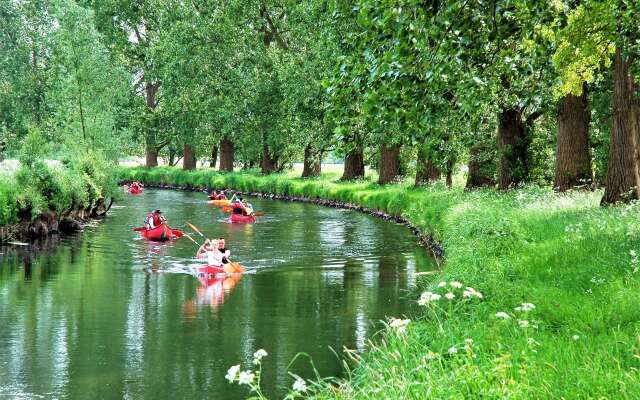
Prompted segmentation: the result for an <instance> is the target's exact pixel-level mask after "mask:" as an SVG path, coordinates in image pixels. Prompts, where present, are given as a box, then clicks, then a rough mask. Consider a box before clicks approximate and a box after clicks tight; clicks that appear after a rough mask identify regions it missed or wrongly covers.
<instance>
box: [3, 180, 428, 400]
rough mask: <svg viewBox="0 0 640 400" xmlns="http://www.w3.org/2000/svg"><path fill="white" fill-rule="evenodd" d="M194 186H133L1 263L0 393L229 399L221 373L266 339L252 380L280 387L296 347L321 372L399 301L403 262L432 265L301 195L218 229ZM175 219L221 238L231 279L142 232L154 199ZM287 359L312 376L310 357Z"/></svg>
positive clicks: (359, 346) (396, 311) (398, 241)
mask: <svg viewBox="0 0 640 400" xmlns="http://www.w3.org/2000/svg"><path fill="white" fill-rule="evenodd" d="M200 196H201V195H200V194H197V193H180V192H169V191H166V192H163V191H151V190H150V191H146V192H145V194H144V195H143V196H138V197H135V198H133V197H129V198H127V199H125V202H124V203H123V204H122V206H124V207H119V208H116V209H114V212H113V213H111V215H110V216H109V217H108V218H107V220H106V221H105V223H103V224H101V225H99V226H96V227H92V228H91V232H87V233H85V234H84V235H78V236H71V237H66V238H64V239H62V241H61V242H60V243H59V246H58V247H55V248H54V249H47V248H46V246H45V247H44V251H43V252H41V253H36V254H35V255H31V256H29V254H26V253H25V252H24V251H23V252H21V253H20V254H18V252H19V251H18V250H12V249H9V250H5V251H3V252H4V253H5V254H3V255H2V257H3V258H2V259H1V260H0V397H9V398H11V397H19V395H22V396H23V397H37V396H44V397H47V398H54V397H57V398H67V399H91V398H96V399H98V398H99V399H121V398H129V399H143V398H148V399H172V398H209V397H210V398H225V399H227V398H230V399H233V398H242V397H244V396H245V395H246V394H247V393H245V392H244V391H243V389H241V388H238V387H236V386H231V385H228V384H227V383H226V381H225V380H224V374H225V372H226V369H227V368H228V367H229V366H230V365H233V364H237V363H242V364H243V366H244V367H245V368H248V367H251V360H252V355H253V352H254V351H255V350H256V349H258V348H261V347H262V348H265V349H267V351H268V352H269V356H268V357H267V358H266V359H265V364H264V368H265V369H264V382H265V389H266V391H267V393H268V394H269V395H270V396H271V397H278V395H279V394H281V393H282V390H283V388H285V387H290V385H291V379H290V377H289V376H288V374H287V371H288V368H289V364H290V362H291V360H292V358H293V357H294V356H295V355H296V354H297V353H298V352H306V353H308V354H309V355H310V356H311V357H312V359H313V362H314V365H315V367H316V368H317V369H318V371H319V372H320V373H321V374H323V375H325V376H326V375H337V374H339V373H340V362H339V360H338V359H337V358H336V357H335V355H334V353H333V352H332V351H331V350H330V348H332V349H334V350H335V351H337V352H341V349H343V348H344V347H347V348H349V349H356V350H357V351H363V350H364V349H365V348H366V343H367V340H368V339H369V338H370V337H371V336H372V335H373V334H374V333H375V332H376V331H377V330H378V329H379V328H380V325H379V324H378V321H380V320H382V319H384V318H385V317H387V316H400V315H402V314H403V313H407V312H409V307H410V303H409V302H408V301H407V298H408V296H409V294H410V291H411V290H412V289H413V288H415V278H414V272H416V271H420V270H425V269H428V268H432V267H433V264H432V263H431V262H430V261H429V259H428V257H427V255H426V254H425V252H424V251H422V250H421V249H419V248H417V247H416V246H415V245H414V244H413V242H414V240H413V238H412V237H411V236H410V234H409V233H408V232H407V231H406V230H405V229H403V228H401V227H398V226H395V225H393V224H389V223H385V222H383V221H379V220H375V219H373V218H371V217H368V216H365V215H361V214H356V213H353V212H347V211H342V210H332V209H324V208H319V207H315V206H311V205H305V204H290V203H279V202H268V201H261V200H255V201H254V202H253V203H254V205H256V208H258V207H259V209H261V210H264V211H265V212H266V214H267V216H266V217H264V218H260V219H259V220H258V221H257V222H256V223H255V224H225V223H222V222H220V220H221V219H223V218H224V216H223V215H221V214H220V213H219V212H218V211H217V210H215V209H213V208H211V207H203V206H202V205H201V204H200V202H199V200H200ZM165 203H171V204H174V205H175V207H174V208H173V209H171V210H168V211H167V214H169V215H168V217H169V218H170V220H171V221H172V222H175V225H179V223H180V222H181V221H187V220H188V221H192V222H194V223H196V224H197V225H198V227H199V228H201V230H202V231H203V232H204V233H205V235H207V236H210V237H219V236H224V237H225V238H226V239H227V244H228V247H229V248H230V249H231V250H232V256H233V258H234V259H235V260H237V261H240V262H241V263H242V264H243V265H245V266H246V267H247V270H248V273H247V274H245V275H244V276H241V275H237V276H232V277H203V276H197V274H194V271H195V270H196V268H197V265H198V262H197V261H194V259H193V253H194V252H195V245H194V244H193V243H191V242H190V241H188V240H184V239H180V240H178V241H174V242H169V243H166V244H157V243H151V242H148V241H146V240H141V239H139V238H138V235H137V234H136V233H134V232H132V231H131V228H132V227H134V222H135V221H138V220H139V219H140V216H141V215H142V214H143V213H145V212H146V210H148V209H151V208H154V206H155V205H156V204H165ZM291 370H292V371H293V372H295V373H298V374H300V375H302V376H313V374H314V372H313V369H312V368H311V365H310V363H309V360H307V359H299V360H297V361H296V362H295V363H294V364H293V365H292V366H291Z"/></svg>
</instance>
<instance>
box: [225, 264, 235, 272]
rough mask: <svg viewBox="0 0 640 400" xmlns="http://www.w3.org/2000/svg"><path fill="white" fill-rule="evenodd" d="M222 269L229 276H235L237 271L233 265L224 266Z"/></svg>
mask: <svg viewBox="0 0 640 400" xmlns="http://www.w3.org/2000/svg"><path fill="white" fill-rule="evenodd" d="M222 268H223V269H224V272H226V273H227V274H233V273H235V272H236V269H235V268H234V267H233V265H231V263H229V264H222Z"/></svg>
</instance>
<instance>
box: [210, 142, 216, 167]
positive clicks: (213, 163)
mask: <svg viewBox="0 0 640 400" xmlns="http://www.w3.org/2000/svg"><path fill="white" fill-rule="evenodd" d="M217 160H218V146H217V145H215V144H214V145H213V146H212V147H211V161H210V162H209V167H210V168H215V167H216V161H217Z"/></svg>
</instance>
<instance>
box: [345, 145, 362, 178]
mask: <svg viewBox="0 0 640 400" xmlns="http://www.w3.org/2000/svg"><path fill="white" fill-rule="evenodd" d="M362 178H364V154H363V152H362V149H361V148H356V149H353V150H351V151H350V152H348V153H347V154H346V156H345V158H344V173H343V174H342V178H340V179H341V180H343V181H352V180H356V179H362Z"/></svg>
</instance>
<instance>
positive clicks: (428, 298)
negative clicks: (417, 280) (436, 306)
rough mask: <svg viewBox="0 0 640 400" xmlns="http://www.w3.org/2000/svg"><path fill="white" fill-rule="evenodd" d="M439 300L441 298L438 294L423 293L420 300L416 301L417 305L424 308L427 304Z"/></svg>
mask: <svg viewBox="0 0 640 400" xmlns="http://www.w3.org/2000/svg"><path fill="white" fill-rule="evenodd" d="M440 298H441V296H440V295H439V294H437V293H432V292H424V293H422V295H421V296H420V300H418V304H420V305H421V306H426V305H427V304H429V303H431V302H432V301H438V300H440Z"/></svg>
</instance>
